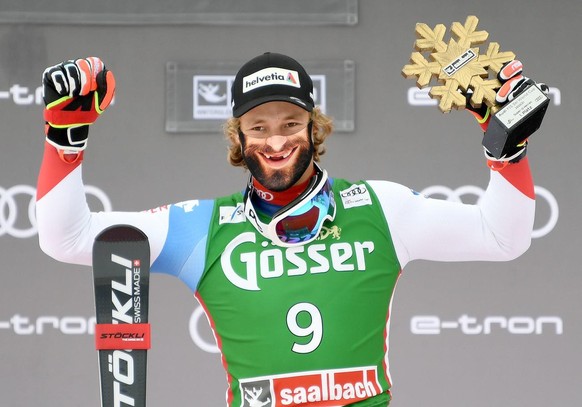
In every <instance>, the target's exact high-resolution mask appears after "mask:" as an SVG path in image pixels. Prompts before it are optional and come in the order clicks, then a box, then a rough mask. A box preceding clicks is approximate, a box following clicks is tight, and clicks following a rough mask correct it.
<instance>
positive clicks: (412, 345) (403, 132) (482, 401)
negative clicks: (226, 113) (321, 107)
mask: <svg viewBox="0 0 582 407" xmlns="http://www.w3.org/2000/svg"><path fill="white" fill-rule="evenodd" d="M63 3H65V2H63ZM136 3H137V2H136ZM202 3H203V2H199V4H202ZM248 3H249V4H252V2H248ZM287 3H288V2H281V4H287ZM322 3H323V2H322ZM15 4H17V2H11V1H7V0H2V1H0V12H1V11H2V10H12V9H13V7H14V5H15ZM39 4H42V5H43V6H44V7H51V6H50V5H55V6H54V7H57V6H58V5H59V4H60V3H59V2H56V1H54V2H50V3H49V2H47V3H44V2H40V3H39ZM139 4H157V2H154V1H152V0H149V1H142V2H139ZM47 5H48V6H47ZM357 10H358V18H357V23H356V24H352V25H349V24H344V25H342V24H339V25H338V24H325V25H317V24H308V25H300V26H293V25H287V24H278V25H276V26H269V25H265V24H264V21H257V24H256V25H255V24H251V23H247V24H243V25H228V24H220V25H217V24H214V25H213V24H187V23H183V22H182V23H181V24H177V25H172V24H170V23H165V24H131V25H123V24H114V25H108V24H90V25H83V24H77V23H74V24H50V22H49V21H47V22H48V23H47V24H43V23H42V22H38V21H37V22H35V23H27V22H26V19H19V20H18V22H17V23H16V22H10V21H6V19H3V20H2V21H3V22H1V23H0V129H1V130H0V131H1V136H0V137H1V144H0V174H1V178H0V180H1V181H0V187H1V188H0V219H1V223H0V258H1V259H2V262H1V263H0V264H1V265H0V276H1V280H0V376H1V380H0V405H2V406H37V405H44V406H98V405H99V382H98V371H97V355H96V351H95V350H94V345H93V337H92V335H91V334H90V333H87V331H88V330H89V328H87V323H88V321H89V320H90V318H91V316H92V315H93V291H92V278H91V270H90V269H89V268H86V267H78V266H73V265H67V264H60V263H58V262H56V261H54V260H52V259H50V258H48V257H47V256H45V255H44V254H43V253H42V252H41V251H40V249H39V247H38V243H37V238H36V235H35V233H34V228H33V226H32V225H31V221H32V222H33V219H29V216H28V215H27V214H28V212H29V197H30V195H27V192H30V188H26V187H22V186H30V187H34V185H35V183H36V175H37V171H38V167H39V163H40V159H41V155H42V149H43V121H42V105H41V104H39V103H38V100H35V99H34V97H33V95H34V90H35V89H36V88H37V87H38V86H39V82H40V75H41V73H42V70H43V69H44V67H46V66H47V65H51V64H55V63H58V62H60V61H61V60H63V59H68V58H74V57H81V56H87V55H97V56H100V57H102V58H103V59H104V60H105V62H106V64H107V65H108V66H109V68H110V69H112V70H113V71H114V72H115V74H116V78H117V83H118V88H117V97H116V100H115V104H114V105H113V106H112V107H111V108H110V109H109V110H108V111H107V112H106V113H105V115H104V117H103V118H102V119H100V120H99V122H98V124H96V125H95V126H94V128H93V129H92V130H91V138H90V142H89V149H88V153H87V159H86V161H85V181H86V183H87V184H91V185H94V186H96V187H98V188H99V189H100V190H101V191H103V192H104V193H105V194H106V195H107V197H108V198H109V200H110V202H111V204H112V206H113V208H114V209H116V210H142V209H147V208H151V207H156V206H158V205H160V204H164V203H169V202H177V201H181V200H186V199H189V198H208V197H213V196H217V195H222V194H226V193H230V192H232V191H234V190H238V189H241V188H242V186H243V185H244V180H245V177H246V174H244V173H242V172H241V171H240V170H238V169H235V168H231V167H229V165H228V164H227V163H226V160H225V153H226V150H225V149H226V144H225V142H224V140H223V138H222V137H221V136H220V135H219V134H218V133H179V134H169V133H166V132H165V100H164V98H165V81H164V75H165V66H166V63H167V62H168V61H175V60H182V61H194V62H196V61H203V62H205V63H207V62H209V61H210V62H212V61H217V62H218V61H223V60H228V61H235V62H241V63H242V62H244V61H246V60H247V59H249V58H250V57H252V56H255V55H257V54H259V53H262V52H264V51H267V50H272V51H279V52H283V53H287V54H289V55H292V56H294V57H296V58H297V59H299V60H318V59H330V60H352V61H354V63H355V67H356V71H355V98H356V99H355V106H356V107H355V110H356V111H355V130H354V131H353V132H341V133H337V134H335V135H334V136H333V137H331V138H330V139H329V142H328V154H326V155H325V156H324V157H323V165H324V166H325V167H326V168H327V169H328V171H329V172H330V173H331V174H332V175H333V176H336V177H346V178H350V179H354V180H356V179H362V178H363V179H388V180H393V181H396V182H399V183H402V184H405V185H408V186H410V187H412V188H414V189H416V190H419V191H421V190H424V189H426V188H428V187H431V186H435V185H443V186H447V187H449V188H452V189H456V188H459V187H462V186H467V185H474V186H479V187H481V188H483V187H485V185H486V183H487V179H488V172H487V169H486V167H485V165H484V163H483V159H482V152H481V148H480V132H479V129H478V128H477V126H476V124H475V123H474V121H473V119H472V117H470V115H468V114H467V113H465V112H452V113H451V114H449V115H443V114H441V113H440V112H438V110H437V109H436V107H434V106H433V107H422V106H411V105H410V104H409V103H408V102H407V92H408V91H409V88H410V87H412V86H413V84H414V83H413V81H411V80H406V79H404V78H403V77H402V76H401V75H400V70H401V68H402V66H403V65H404V64H406V63H407V62H408V58H409V56H410V53H411V51H412V44H413V41H414V37H415V36H414V24H415V23H416V22H419V21H420V22H426V23H429V24H430V25H435V24H437V23H444V24H445V25H447V26H448V25H450V23H451V22H453V21H461V22H463V21H464V20H465V17H466V16H467V15H469V14H475V15H477V16H478V17H479V18H480V23H479V28H481V29H485V30H487V31H489V32H490V36H491V37H490V39H491V40H494V41H498V42H500V44H501V46H502V49H505V50H513V51H515V52H516V53H517V54H518V56H519V57H520V58H521V59H522V60H523V61H524V64H525V67H526V73H527V74H528V75H529V76H532V77H534V78H535V79H537V80H539V81H544V82H547V83H548V84H549V85H550V86H552V88H553V94H552V104H551V106H550V110H549V111H548V114H547V117H546V120H545V122H544V123H543V127H542V130H541V131H540V132H539V133H536V134H535V135H534V136H533V137H532V142H531V148H530V152H529V156H530V158H531V163H532V167H533V173H534V177H535V184H536V185H537V186H538V192H540V191H541V192H543V193H544V198H543V199H538V213H537V215H536V229H539V230H541V232H540V234H543V236H540V237H538V238H536V239H534V241H533V244H532V247H531V248H530V250H529V251H528V252H527V253H526V254H525V255H524V256H522V257H521V258H519V259H518V260H516V261H513V262H509V263H500V264H498V263H456V264H451V263H446V264H443V263H441V264H439V263H429V262H415V263H412V264H410V265H409V266H408V267H407V269H406V270H405V273H404V275H403V277H402V278H401V280H400V282H399V285H398V289H397V291H396V297H395V301H394V306H393V317H392V324H391V349H390V361H391V372H392V377H393V379H394V387H393V394H394V401H393V403H392V405H393V406H394V407H415V406H429V405H430V406H433V405H437V406H451V407H466V406H472V407H481V406H483V407H484V406H491V405H499V406H512V407H513V406H515V407H517V406H529V407H532V406H550V405H551V406H574V405H579V403H580V401H579V400H580V395H579V394H580V392H579V389H580V383H581V382H582V355H581V352H580V344H581V343H582V295H581V294H582V276H580V260H579V258H580V253H579V251H578V250H580V237H579V233H580V226H582V221H581V220H580V214H579V211H580V207H581V203H582V202H581V201H582V193H581V191H580V175H579V174H580V170H581V169H582V165H581V164H580V153H581V152H582V148H581V147H582V142H581V141H580V136H579V126H580V125H579V123H580V113H581V110H580V105H581V102H582V101H581V97H580V95H581V94H582V83H581V81H580V74H581V73H582V72H581V68H582V60H581V54H582V46H581V45H580V34H581V31H580V19H581V17H582V3H581V2H580V1H579V0H564V1H560V2H550V1H545V0H544V1H542V0H518V1H514V2H507V1H501V0H489V1H478V2H477V1H461V0H441V1H438V2H435V1H428V0H424V1H420V0H408V1H406V2H392V1H383V0H363V1H360V2H359V4H358V5H357ZM57 11H58V9H57ZM41 21H43V20H41ZM14 85H18V86H16V87H15V86H14ZM24 88H28V89H24ZM21 192H22V193H21ZM462 198H463V200H470V199H468V198H470V197H469V196H468V195H466V196H463V197H462ZM554 198H555V202H553V201H552V199H554ZM94 200H95V202H93V203H94V204H95V209H96V210H100V209H101V208H102V203H100V202H99V199H94ZM557 208H559V212H558V210H557ZM14 216H16V218H14ZM556 216H558V219H557V224H555V227H546V226H547V225H550V226H551V220H552V219H554V220H555V219H556ZM544 227H546V229H545V230H544ZM27 230H29V231H31V232H30V233H29V234H32V236H30V237H26V236H22V235H26V231H27ZM196 308H197V304H196V302H195V300H194V298H193V297H192V295H191V293H190V292H189V290H188V289H187V288H186V287H185V286H183V285H182V284H181V283H180V282H179V281H178V280H176V279H173V278H169V277H166V276H162V275H154V276H153V278H152V282H151V305H150V309H151V319H150V321H151V323H152V326H153V347H152V349H151V351H150V352H149V376H148V392H149V393H148V400H149V405H151V406H168V405H172V406H222V405H224V392H225V389H226V379H225V374H224V372H223V371H222V366H221V364H220V359H219V356H218V355H217V354H215V353H209V352H206V351H203V350H201V348H200V347H198V346H197V345H196V344H195V343H194V341H193V339H192V336H191V334H190V329H189V327H190V324H189V322H190V319H191V316H192V314H193V312H194V310H195V309H196ZM418 316H432V317H431V321H433V322H435V321H436V322H440V325H439V326H440V327H441V329H440V334H431V335H425V334H420V333H419V332H418V331H417V330H415V329H412V328H411V322H412V321H417V320H416V319H414V318H415V317H418ZM463 316H466V317H463ZM490 317H498V318H497V319H496V321H497V322H498V323H496V324H493V325H491V327H492V329H491V332H490V333H487V334H486V333H484V332H480V333H477V334H470V333H471V332H475V331H478V329H477V328H478V326H479V325H483V324H484V322H485V321H491V319H488V318H490ZM544 317H549V319H544ZM463 318H464V319H463ZM471 318H473V319H472V320H471ZM459 319H461V321H462V320H470V321H472V322H471V323H470V324H465V325H462V324H461V325H459V324H458V321H459ZM544 321H546V323H543V322H544ZM548 321H549V322H548ZM89 322H90V321H89ZM454 322H457V325H456V328H455V324H454ZM503 322H505V323H506V324H507V326H508V327H507V328H501V325H500V323H503ZM535 323H539V324H541V325H539V327H538V328H539V329H538V330H537V333H536V330H535ZM89 325H90V324H89ZM433 327H434V326H433ZM200 331H201V334H200V335H201V336H202V337H203V339H204V340H205V341H206V342H211V336H210V334H209V331H208V328H207V325H206V321H205V320H202V321H200Z"/></svg>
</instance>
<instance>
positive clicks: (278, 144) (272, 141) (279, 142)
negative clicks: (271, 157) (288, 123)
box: [265, 135, 287, 151]
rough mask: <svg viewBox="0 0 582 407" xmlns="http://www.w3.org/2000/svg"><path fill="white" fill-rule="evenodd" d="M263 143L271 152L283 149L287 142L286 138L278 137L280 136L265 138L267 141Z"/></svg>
mask: <svg viewBox="0 0 582 407" xmlns="http://www.w3.org/2000/svg"><path fill="white" fill-rule="evenodd" d="M265 142H266V144H268V145H269V146H270V147H271V148H272V149H273V150H275V151H280V150H281V149H282V148H283V146H284V145H285V143H286V142H287V137H285V136H280V135H273V136H270V137H267V140H266V141H265Z"/></svg>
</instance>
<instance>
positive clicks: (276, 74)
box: [232, 52, 315, 117]
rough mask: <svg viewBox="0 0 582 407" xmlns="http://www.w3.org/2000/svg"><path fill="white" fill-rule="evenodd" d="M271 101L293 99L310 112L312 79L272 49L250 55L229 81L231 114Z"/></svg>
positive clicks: (312, 104)
mask: <svg viewBox="0 0 582 407" xmlns="http://www.w3.org/2000/svg"><path fill="white" fill-rule="evenodd" d="M272 101H283V102H289V103H293V104H295V105H297V106H299V107H302V108H303V109H305V110H307V111H308V112H311V111H312V110H313V107H314V105H315V103H314V102H313V82H312V81H311V77H310V76H309V75H307V72H305V69H304V68H303V66H301V64H300V63H299V62H297V61H296V60H294V59H293V58H291V57H288V56H286V55H283V54H277V53H274V52H265V53H264V54H263V55H259V56H258V57H255V58H253V59H251V60H250V61H249V62H247V63H246V64H244V65H243V66H242V68H241V69H240V70H239V71H238V73H237V74H236V76H235V78H234V82H233V84H232V115H233V116H234V117H241V116H242V115H243V114H245V113H246V112H248V111H249V110H251V109H252V108H254V107H257V106H259V105H262V104H263V103H267V102H272Z"/></svg>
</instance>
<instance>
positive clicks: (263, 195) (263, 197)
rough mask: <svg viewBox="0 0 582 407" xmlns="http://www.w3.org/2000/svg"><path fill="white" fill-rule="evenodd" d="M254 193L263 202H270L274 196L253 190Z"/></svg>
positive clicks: (260, 190) (259, 190)
mask: <svg viewBox="0 0 582 407" xmlns="http://www.w3.org/2000/svg"><path fill="white" fill-rule="evenodd" d="M255 193H256V194H257V195H258V196H259V198H261V199H262V200H264V201H272V200H273V198H274V196H273V194H272V193H270V192H267V191H263V190H262V189H257V188H255Z"/></svg>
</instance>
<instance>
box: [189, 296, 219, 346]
mask: <svg viewBox="0 0 582 407" xmlns="http://www.w3.org/2000/svg"><path fill="white" fill-rule="evenodd" d="M203 317H204V318H203ZM200 319H204V320H206V321H208V320H207V319H206V317H205V314H204V309H203V308H202V307H200V306H199V307H196V308H195V309H194V312H192V315H191V316H190V324H189V328H190V337H191V338H192V341H194V343H195V344H196V346H198V347H199V348H200V349H202V350H203V351H204V352H208V353H220V350H219V349H218V346H216V340H215V339H212V340H208V339H205V337H209V336H210V334H206V335H203V332H201V331H202V330H206V331H209V330H210V327H209V326H208V325H206V326H205V327H201V325H200ZM201 328H202V329H201Z"/></svg>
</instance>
